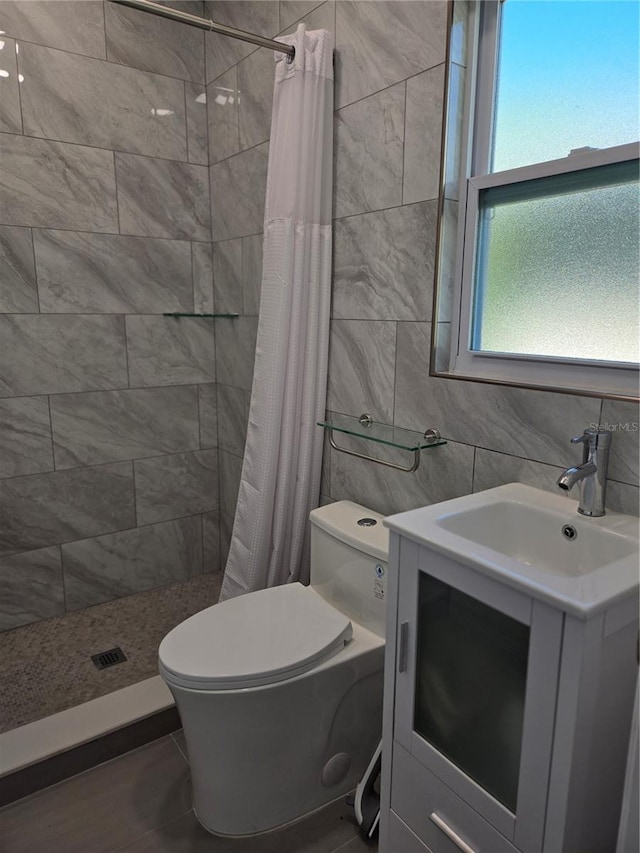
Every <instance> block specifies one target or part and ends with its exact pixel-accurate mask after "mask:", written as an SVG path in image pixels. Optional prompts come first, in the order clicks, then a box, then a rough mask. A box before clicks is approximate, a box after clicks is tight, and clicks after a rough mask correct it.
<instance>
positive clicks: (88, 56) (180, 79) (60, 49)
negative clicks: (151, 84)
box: [6, 7, 205, 86]
mask: <svg viewBox="0 0 640 853" xmlns="http://www.w3.org/2000/svg"><path fill="white" fill-rule="evenodd" d="M103 8H104V7H103ZM103 16H104V12H103ZM174 23H178V22H174ZM6 35H7V38H12V39H14V40H15V41H19V42H20V43H21V44H23V43H24V44H31V45H33V46H34V47H41V48H44V49H45V50H54V51H57V52H58V53H65V54H66V55H67V56H79V57H81V58H82V59H92V60H93V61H94V62H104V63H106V64H107V65H114V66H116V68H125V69H127V70H128V71H133V72H135V73H137V74H145V75H148V76H149V77H162V78H164V79H166V80H176V81H178V82H179V83H194V84H195V85H196V86H200V85H205V84H204V81H203V80H193V79H191V78H189V79H187V78H186V77H176V76H174V75H173V74H163V73H162V72H160V71H149V70H147V69H146V68H138V66H137V65H130V64H128V63H126V62H118V61H117V60H115V59H108V58H107V56H106V54H107V27H106V25H105V56H104V57H103V56H94V55H93V54H91V53H81V52H80V51H77V50H69V49H68V48H66V47H58V46H56V45H50V44H42V43H41V42H38V41H31V40H30V39H25V38H23V37H22V36H19V35H9V34H8V33H7V34H6Z"/></svg>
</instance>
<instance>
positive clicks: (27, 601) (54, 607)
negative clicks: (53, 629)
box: [0, 548, 64, 631]
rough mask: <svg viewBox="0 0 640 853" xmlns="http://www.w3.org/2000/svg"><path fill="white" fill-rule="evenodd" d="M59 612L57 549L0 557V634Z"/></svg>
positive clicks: (61, 599) (61, 603)
mask: <svg viewBox="0 0 640 853" xmlns="http://www.w3.org/2000/svg"><path fill="white" fill-rule="evenodd" d="M63 613H64V589H63V586H62V564H61V561H60V549H59V548H42V549H40V550H38V551H29V552H28V553H26V554H15V555H14V556H13V557H3V558H0V631H7V630H9V629H11V628H17V627H18V626H19V625H28V624H29V623H31V622H39V621H40V620H41V619H51V618H52V617H53V616H62V614H63Z"/></svg>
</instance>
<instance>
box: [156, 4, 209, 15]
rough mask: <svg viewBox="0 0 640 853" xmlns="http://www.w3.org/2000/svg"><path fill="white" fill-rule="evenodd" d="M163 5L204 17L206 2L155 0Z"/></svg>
mask: <svg viewBox="0 0 640 853" xmlns="http://www.w3.org/2000/svg"><path fill="white" fill-rule="evenodd" d="M155 2H156V3H159V4H160V5H161V6H169V8H171V9H177V10H178V11H179V12H188V13H189V14H190V15H197V16H198V17H199V18H202V17H204V3H203V2H202V0H155Z"/></svg>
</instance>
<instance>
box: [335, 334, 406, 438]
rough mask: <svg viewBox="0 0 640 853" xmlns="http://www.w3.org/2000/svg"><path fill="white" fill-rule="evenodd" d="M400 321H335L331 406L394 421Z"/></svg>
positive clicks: (346, 411) (353, 413)
mask: <svg viewBox="0 0 640 853" xmlns="http://www.w3.org/2000/svg"><path fill="white" fill-rule="evenodd" d="M395 355H396V324H395V323H391V322H383V321H375V320H372V321H362V320H333V322H332V323H331V339H330V347H329V387H328V392H327V407H328V408H329V409H331V410H332V411H335V412H342V413H343V414H346V415H354V416H356V417H358V416H359V415H361V414H362V413H363V412H367V413H368V414H370V415H371V416H372V417H373V419H374V420H376V421H381V422H382V423H386V424H390V423H393V387H394V386H393V383H394V368H395Z"/></svg>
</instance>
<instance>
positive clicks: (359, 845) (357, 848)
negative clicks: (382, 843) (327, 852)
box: [333, 835, 378, 853]
mask: <svg viewBox="0 0 640 853" xmlns="http://www.w3.org/2000/svg"><path fill="white" fill-rule="evenodd" d="M377 850H378V842H377V840H376V841H365V840H364V838H363V837H362V836H361V835H358V836H357V837H356V838H352V839H351V841H347V843H346V844H345V845H343V846H342V847H338V849H337V850H334V851H333V853H377Z"/></svg>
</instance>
